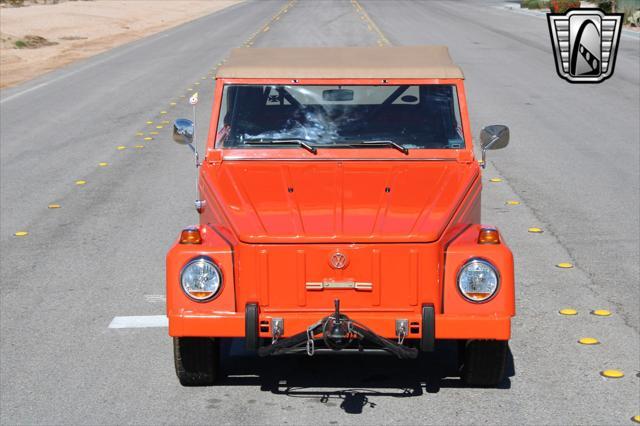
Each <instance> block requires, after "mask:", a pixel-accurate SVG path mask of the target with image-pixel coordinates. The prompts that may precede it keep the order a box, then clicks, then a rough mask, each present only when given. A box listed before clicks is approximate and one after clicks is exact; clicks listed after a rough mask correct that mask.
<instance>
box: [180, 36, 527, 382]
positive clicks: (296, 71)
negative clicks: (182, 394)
mask: <svg viewBox="0 0 640 426" xmlns="http://www.w3.org/2000/svg"><path fill="white" fill-rule="evenodd" d="M463 83H464V77H463V74H462V71H461V70H460V68H458V67H457V66H456V65H454V64H453V62H452V61H451V58H450V56H449V53H448V50H447V48H446V47H442V46H422V47H382V48H381V47H354V48H265V49H253V48H252V49H247V48H245V49H236V50H233V51H232V53H231V55H230V57H229V58H228V60H227V61H226V63H225V64H224V65H223V66H222V67H220V68H219V69H218V72H217V76H216V86H215V98H214V102H213V111H212V116H211V123H210V130H209V133H208V140H207V144H206V152H205V154H204V157H203V158H202V161H201V162H199V161H198V160H197V158H198V157H197V153H196V164H197V165H198V168H199V169H198V170H199V177H198V193H199V197H198V198H199V199H198V200H196V208H197V210H198V212H199V213H200V223H199V224H198V225H195V226H192V227H188V228H185V229H184V230H183V231H182V233H181V235H180V238H179V239H178V240H177V241H176V243H175V245H174V246H173V247H172V248H171V250H170V251H169V253H168V255H167V315H168V318H169V334H170V335H171V336H172V337H173V343H174V356H175V367H176V372H177V375H178V378H179V380H180V383H182V384H183V385H191V386H193V385H210V384H213V383H215V381H216V379H217V378H218V377H219V376H220V370H219V365H218V357H219V355H218V354H219V345H220V339H222V338H243V339H244V341H245V342H246V347H247V349H248V350H250V351H255V352H256V353H257V355H259V356H274V355H279V354H289V353H299V354H301V356H313V355H314V354H315V353H317V352H320V351H324V352H331V351H350V350H351V351H353V350H356V351H364V352H365V353H366V352H367V351H368V350H378V351H379V350H384V351H387V352H389V353H390V354H392V355H394V356H396V357H398V358H402V359H410V358H416V357H417V356H418V355H419V353H420V352H430V351H433V350H434V348H435V346H436V343H437V341H439V340H456V341H459V342H460V347H461V353H460V355H461V356H460V362H459V364H460V375H461V377H462V380H463V381H464V382H465V383H467V384H470V385H475V386H491V385H496V384H498V383H499V382H500V381H501V380H502V379H503V376H504V370H505V364H506V359H507V352H508V345H507V344H508V339H509V337H510V326H511V317H512V316H513V315H514V312H515V302H514V277H513V256H512V254H511V251H510V250H509V248H508V247H507V246H506V245H505V243H504V239H503V237H502V235H500V233H499V232H498V230H497V229H496V228H494V227H492V226H488V225H483V224H481V221H480V193H481V189H482V183H481V165H483V164H484V162H482V163H480V162H479V161H478V160H477V159H476V157H475V156H474V152H473V144H472V132H471V128H470V126H469V117H468V114H467V101H466V96H465V90H464V84H463ZM194 102H195V100H194ZM193 134H194V124H193V122H192V121H190V120H186V119H179V120H177V121H176V122H175V124H174V129H173V138H174V140H175V141H176V142H179V143H182V144H189V145H190V146H191V147H192V148H193V149H194V151H195V147H194V143H193ZM480 140H481V144H482V146H481V149H482V156H483V157H484V153H485V151H486V150H487V149H496V148H502V147H504V146H506V145H507V144H508V141H509V130H508V128H507V127H506V126H502V125H493V126H487V127H485V128H484V129H483V130H482V132H481V138H480Z"/></svg>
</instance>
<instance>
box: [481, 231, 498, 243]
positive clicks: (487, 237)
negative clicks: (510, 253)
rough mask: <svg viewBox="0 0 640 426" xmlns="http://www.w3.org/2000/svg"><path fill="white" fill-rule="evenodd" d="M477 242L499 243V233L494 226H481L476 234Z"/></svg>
mask: <svg viewBox="0 0 640 426" xmlns="http://www.w3.org/2000/svg"><path fill="white" fill-rule="evenodd" d="M478 244H500V234H499V233H498V230H497V229H494V228H482V229H481V230H480V234H479V235H478Z"/></svg>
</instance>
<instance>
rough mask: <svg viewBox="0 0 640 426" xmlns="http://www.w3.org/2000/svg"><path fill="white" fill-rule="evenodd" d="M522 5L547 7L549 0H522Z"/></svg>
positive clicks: (523, 6) (526, 7) (525, 6)
mask: <svg viewBox="0 0 640 426" xmlns="http://www.w3.org/2000/svg"><path fill="white" fill-rule="evenodd" d="M520 7H521V8H523V9H546V8H547V7H549V1H548V0H521V1H520Z"/></svg>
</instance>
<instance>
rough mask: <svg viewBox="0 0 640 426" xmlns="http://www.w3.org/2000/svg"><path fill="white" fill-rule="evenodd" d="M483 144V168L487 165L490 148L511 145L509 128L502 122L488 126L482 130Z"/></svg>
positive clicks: (481, 139)
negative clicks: (487, 153)
mask: <svg viewBox="0 0 640 426" xmlns="http://www.w3.org/2000/svg"><path fill="white" fill-rule="evenodd" d="M480 145H481V146H482V168H483V169H484V168H485V166H486V164H487V163H486V161H485V156H486V152H487V150H489V149H502V148H504V147H506V146H507V145H509V128H508V127H507V126H504V125H502V124H493V125H491V126H487V127H485V128H484V129H482V131H481V132H480Z"/></svg>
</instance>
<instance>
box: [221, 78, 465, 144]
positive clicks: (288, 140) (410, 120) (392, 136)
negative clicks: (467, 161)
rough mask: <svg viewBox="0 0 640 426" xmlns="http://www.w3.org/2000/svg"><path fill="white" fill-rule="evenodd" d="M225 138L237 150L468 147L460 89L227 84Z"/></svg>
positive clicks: (450, 87)
mask: <svg viewBox="0 0 640 426" xmlns="http://www.w3.org/2000/svg"><path fill="white" fill-rule="evenodd" d="M218 132H220V133H219V134H220V135H221V139H222V141H223V142H222V144H223V146H224V147H233V148H260V147H267V146H271V147H274V146H277V147H283V146H286V145H290V146H292V147H300V146H301V145H300V143H303V145H302V146H304V145H308V146H311V147H318V148H354V147H358V148H359V147H365V146H366V147H375V148H385V147H387V148H388V147H389V146H391V147H393V146H394V144H395V145H396V147H399V148H400V149H448V148H450V149H459V148H463V147H464V138H463V136H462V122H461V120H460V109H459V105H458V96H457V92H456V87H455V86H454V85H436V84H429V85H414V86H410V85H403V86H388V85H385V86H373V85H371V86H364V85H358V86H317V85H313V86H312V85H305V86H301V85H294V86H287V85H226V86H225V87H224V91H223V98H222V108H221V111H220V120H219V123H218ZM292 140H293V141H292ZM274 142H275V143H274ZM366 142H369V143H366Z"/></svg>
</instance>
